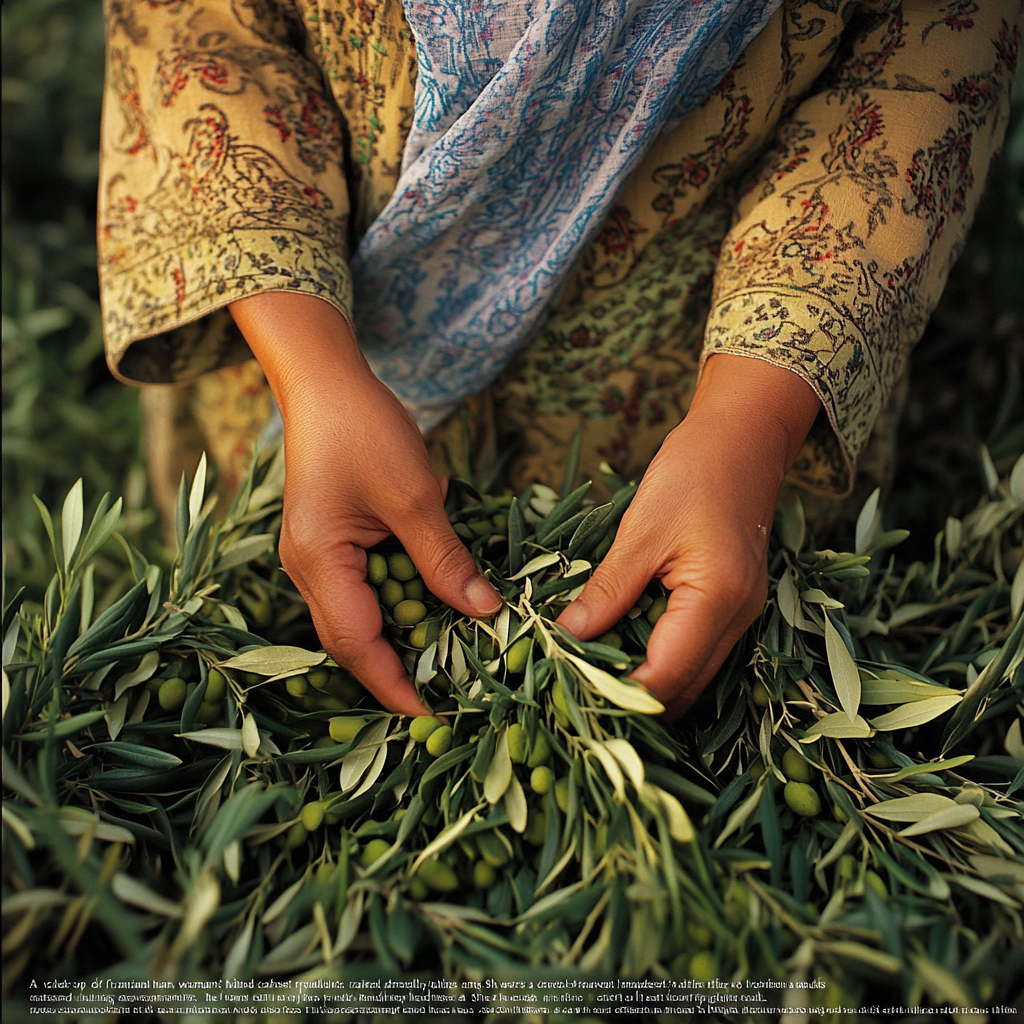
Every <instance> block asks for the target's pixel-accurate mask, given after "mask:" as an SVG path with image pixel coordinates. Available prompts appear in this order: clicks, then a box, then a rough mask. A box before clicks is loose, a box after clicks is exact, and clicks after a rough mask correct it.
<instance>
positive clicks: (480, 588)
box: [466, 576, 501, 615]
mask: <svg viewBox="0 0 1024 1024" xmlns="http://www.w3.org/2000/svg"><path fill="white" fill-rule="evenodd" d="M466 597H467V598H469V603H470V604H471V605H472V606H473V607H474V608H475V609H476V610H477V612H478V613H479V614H480V615H493V614H494V613H495V612H496V611H497V610H498V609H499V608H500V607H501V595H500V594H499V593H498V592H497V591H496V590H495V589H494V587H492V586H491V585H490V583H488V582H487V580H485V579H484V578H483V576H477V577H475V578H474V579H472V580H470V581H469V585H468V586H467V587H466Z"/></svg>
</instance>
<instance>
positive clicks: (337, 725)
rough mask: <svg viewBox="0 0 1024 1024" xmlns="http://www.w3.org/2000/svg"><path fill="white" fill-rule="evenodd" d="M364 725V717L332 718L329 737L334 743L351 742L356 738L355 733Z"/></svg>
mask: <svg viewBox="0 0 1024 1024" xmlns="http://www.w3.org/2000/svg"><path fill="white" fill-rule="evenodd" d="M364 725H366V719H365V718H349V717H341V716H339V717H338V718H332V719H331V721H330V725H329V728H330V732H331V739H332V740H334V741H335V743H351V742H352V740H354V739H355V738H356V733H358V732H359V730H360V729H362V727H363V726H364Z"/></svg>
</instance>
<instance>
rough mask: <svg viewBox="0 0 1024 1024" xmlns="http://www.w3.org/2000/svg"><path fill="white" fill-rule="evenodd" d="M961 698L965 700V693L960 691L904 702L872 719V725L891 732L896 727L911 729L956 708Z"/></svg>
mask: <svg viewBox="0 0 1024 1024" xmlns="http://www.w3.org/2000/svg"><path fill="white" fill-rule="evenodd" d="M961 700H963V694H960V693H954V694H951V695H948V696H942V697H929V698H926V699H924V700H917V701H915V702H914V703H912V704H904V705H903V706H902V707H899V708H896V709H895V710H893V711H890V712H889V713H888V714H885V715H879V717H878V718H872V719H870V721H871V727H872V728H873V729H881V730H884V731H886V732H890V731H893V730H895V729H910V728H913V727H914V726H915V725H924V724H925V722H930V721H931V720H932V719H933V718H938V717H939V715H944V714H945V713H946V712H947V711H949V710H950V708H955V707H956V706H957V704H959V703H960V701H961Z"/></svg>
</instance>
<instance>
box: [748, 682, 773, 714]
mask: <svg viewBox="0 0 1024 1024" xmlns="http://www.w3.org/2000/svg"><path fill="white" fill-rule="evenodd" d="M750 695H751V696H752V697H753V698H754V703H755V704H756V705H757V706H758V707H759V708H766V707H768V705H769V704H770V703H771V701H772V695H771V694H770V693H769V692H768V687H767V686H765V685H764V683H762V682H761V680H760V679H759V680H758V681H757V682H756V683H754V685H753V686H752V687H751V688H750Z"/></svg>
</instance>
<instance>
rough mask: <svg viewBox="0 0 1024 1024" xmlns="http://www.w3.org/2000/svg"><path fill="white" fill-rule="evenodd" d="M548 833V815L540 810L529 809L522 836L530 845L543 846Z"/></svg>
mask: <svg viewBox="0 0 1024 1024" xmlns="http://www.w3.org/2000/svg"><path fill="white" fill-rule="evenodd" d="M547 834H548V816H547V815H546V814H545V813H544V811H542V810H533V811H530V816H529V818H527V819H526V831H525V832H524V833H523V838H524V839H525V840H526V841H527V842H528V843H529V844H530V845H531V846H543V845H544V840H545V839H546V838H547Z"/></svg>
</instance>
